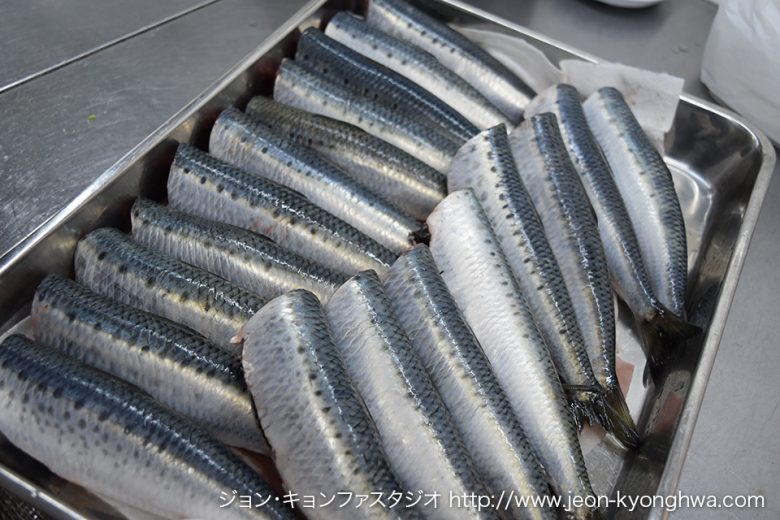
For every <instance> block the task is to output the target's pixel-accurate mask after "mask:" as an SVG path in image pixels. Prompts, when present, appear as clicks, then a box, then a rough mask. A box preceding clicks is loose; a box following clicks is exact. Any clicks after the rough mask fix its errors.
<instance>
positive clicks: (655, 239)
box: [584, 87, 688, 318]
mask: <svg viewBox="0 0 780 520" xmlns="http://www.w3.org/2000/svg"><path fill="white" fill-rule="evenodd" d="M584 110H585V116H586V118H587V121H588V124H589V125H590V128H591V130H592V131H593V135H594V136H595V138H596V141H597V142H598V143H599V146H601V149H602V150H603V151H604V156H605V157H606V158H607V162H608V163H609V165H610V166H611V167H612V171H613V172H615V183H616V184H617V187H618V189H619V190H620V193H621V195H622V196H623V201H624V202H625V204H626V209H627V210H628V214H629V216H630V217H631V222H632V223H633V225H634V230H635V231H636V235H637V238H638V239H639V247H640V249H641V251H642V257H643V260H644V262H645V265H646V266H647V269H648V272H649V274H650V283H651V285H652V286H653V289H654V291H655V294H656V296H657V297H658V298H659V299H660V301H661V303H663V304H664V306H666V308H667V309H669V310H671V311H672V312H674V313H675V314H676V315H678V316H680V317H682V318H684V317H685V294H686V285H687V281H688V256H687V255H688V248H687V244H686V236H685V221H684V220H683V216H682V210H681V209H680V201H679V199H678V198H677V193H676V192H675V190H674V182H673V181H672V174H671V173H670V172H669V168H667V166H666V163H664V160H663V158H662V157H661V155H660V154H659V153H658V152H657V151H656V149H655V147H653V145H652V143H650V141H649V139H648V138H647V135H646V134H645V132H644V131H643V130H642V127H641V126H639V123H638V122H637V120H636V117H634V114H633V112H632V111H631V108H629V106H628V105H627V104H626V101H625V99H623V95H622V94H621V93H620V92H619V91H618V90H616V89H614V88H612V87H605V88H602V89H599V90H598V91H597V92H595V93H593V94H592V95H591V96H590V97H589V98H588V99H587V100H586V101H585V104H584Z"/></svg>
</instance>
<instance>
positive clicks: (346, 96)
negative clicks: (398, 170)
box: [274, 58, 459, 173]
mask: <svg viewBox="0 0 780 520" xmlns="http://www.w3.org/2000/svg"><path fill="white" fill-rule="evenodd" d="M274 99H275V100H277V101H280V102H282V103H285V104H287V105H292V106H294V107H297V108H300V109H302V110H306V111H308V112H314V113H315V114H321V115H324V116H329V117H332V118H335V119H338V120H340V121H344V122H346V123H351V124H353V125H355V126H357V127H360V128H362V129H363V130H365V131H366V132H368V133H369V134H371V135H373V136H376V137H378V138H380V139H384V140H385V141H387V142H388V143H390V144H392V145H394V146H397V147H398V148H400V149H401V150H403V151H405V152H407V153H409V154H411V155H413V156H414V157H416V158H417V159H419V160H421V161H422V162H424V163H425V164H427V165H429V166H431V167H432V168H435V169H436V170H437V171H439V172H442V173H444V172H446V171H447V168H448V167H449V165H450V161H451V160H452V157H453V156H454V155H455V152H457V151H458V146H459V144H458V143H457V142H455V141H453V140H452V138H451V137H450V135H449V134H448V133H446V132H444V131H442V130H439V129H436V128H434V127H432V126H430V125H428V124H426V123H424V122H422V121H420V120H418V119H412V118H409V117H408V116H407V115H406V114H405V113H403V112H398V111H397V110H393V109H392V108H390V107H386V106H384V105H382V104H381V103H378V102H376V101H373V100H370V99H366V98H364V97H363V96H362V95H360V94H358V93H356V92H355V91H353V90H352V89H350V88H348V87H345V86H344V85H340V84H338V83H336V82H334V81H331V80H330V79H328V78H327V77H324V76H323V75H322V74H318V73H317V72H316V71H314V70H313V69H310V68H308V67H306V66H304V65H302V64H301V63H299V62H297V61H292V60H289V59H286V58H285V59H284V60H282V64H281V65H280V66H279V71H278V72H277V75H276V82H275V83H274Z"/></svg>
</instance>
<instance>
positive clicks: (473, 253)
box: [336, 190, 599, 519]
mask: <svg viewBox="0 0 780 520" xmlns="http://www.w3.org/2000/svg"><path fill="white" fill-rule="evenodd" d="M428 226H429V227H430V230H431V252H432V253H433V257H434V259H435V260H436V263H437V264H438V266H439V269H440V271H441V273H442V277H443V278H444V281H445V282H446V284H447V286H448V287H449V289H450V291H451V293H452V296H453V298H454V299H455V302H456V304H457V305H458V307H460V309H461V311H462V312H463V315H464V317H465V318H466V321H467V323H468V324H469V325H470V327H471V329H472V330H473V331H474V335H475V336H476V338H477V340H478V341H479V343H480V344H481V345H482V348H483V350H484V352H485V355H486V356H487V358H488V360H489V361H490V364H491V365H492V367H493V371H494V372H495V375H496V379H498V381H499V383H500V384H501V386H502V387H503V389H504V392H505V393H506V395H507V398H508V399H509V402H510V404H511V405H512V409H513V410H514V412H515V414H517V418H518V419H519V420H520V423H521V424H522V425H523V430H524V431H525V434H526V436H527V438H528V440H529V441H530V442H531V444H532V446H533V447H534V448H535V449H536V453H537V454H538V456H539V460H540V462H541V463H542V466H544V468H545V470H546V471H547V474H548V476H549V477H550V480H551V481H552V483H553V484H554V486H555V489H556V491H557V492H558V494H559V495H560V496H563V497H567V496H579V497H583V498H584V497H589V496H590V497H592V496H593V491H592V489H591V487H590V482H589V480H588V473H587V470H586V468H585V463H584V461H583V458H582V452H581V450H580V444H579V441H578V439H577V428H576V426H575V424H574V421H573V419H572V417H571V414H570V413H569V410H568V407H567V404H566V399H565V397H564V393H563V387H562V386H561V382H560V380H559V379H558V375H557V374H556V372H555V366H554V365H553V362H552V359H551V357H550V353H549V351H548V350H547V347H546V345H545V343H544V340H543V339H542V337H541V336H540V334H539V331H538V329H537V328H536V324H535V323H534V319H533V317H532V316H531V313H530V310H529V308H528V307H527V305H526V304H525V300H524V299H523V297H522V295H521V291H520V287H519V286H518V285H517V281H516V280H515V278H514V276H513V274H512V270H511V269H510V268H509V264H508V263H507V261H506V258H505V257H504V254H503V252H502V250H501V247H500V245H499V243H498V240H497V238H496V236H495V235H494V234H493V231H492V229H491V226H490V222H489V221H488V218H487V215H485V213H484V212H483V211H482V208H481V207H480V205H479V202H478V201H477V198H476V196H475V195H474V193H473V192H472V191H471V190H461V191H456V192H454V193H451V194H450V195H448V196H447V198H445V199H444V200H443V201H442V202H441V203H440V204H439V205H438V206H437V207H436V209H435V210H433V213H431V215H430V216H429V217H428ZM336 294H338V292H337V293H336ZM572 514H574V516H575V517H576V518H579V519H583V518H594V517H598V516H599V512H598V510H591V509H589V508H587V507H586V506H585V505H583V506H582V507H580V508H577V509H576V510H575V511H572Z"/></svg>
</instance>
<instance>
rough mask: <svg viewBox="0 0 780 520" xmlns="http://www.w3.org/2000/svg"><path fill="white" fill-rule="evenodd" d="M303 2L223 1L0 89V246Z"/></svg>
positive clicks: (30, 227)
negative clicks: (54, 69)
mask: <svg viewBox="0 0 780 520" xmlns="http://www.w3.org/2000/svg"><path fill="white" fill-rule="evenodd" d="M303 4H304V0H264V1H263V2H257V1H254V0H222V1H220V2H218V3H216V4H213V5H210V6H208V7H205V8H203V9H201V10H198V11H195V12H193V13H191V14H189V15H187V16H184V17H182V18H179V19H177V20H175V21H173V22H170V23H169V24H166V25H164V26H163V27H160V28H157V29H154V30H152V31H149V32H147V33H144V34H142V35H140V36H137V37H135V38H133V39H131V40H128V41H126V42H123V43H120V44H118V45H116V46H113V47H111V48H109V49H106V50H104V51H102V52H100V53H98V54H95V55H93V56H90V57H88V58H85V59H83V60H81V61H78V62H75V63H72V64H71V65H69V66H67V67H65V68H62V69H59V70H57V71H55V72H52V73H50V74H47V75H46V76H43V77H41V78H38V79H35V80H33V81H31V82H29V83H26V84H25V85H22V86H20V87H18V88H15V89H13V90H10V91H8V92H6V93H4V94H0V120H1V121H3V124H2V125H0V179H2V183H3V186H2V189H1V190H0V251H2V252H5V251H7V250H9V249H10V248H11V247H12V246H13V245H14V244H16V243H17V242H18V241H19V240H21V239H23V238H24V237H25V236H27V235H28V234H30V233H31V232H32V231H34V230H35V229H36V228H37V227H38V226H40V225H41V224H42V223H43V222H44V221H45V220H46V219H47V218H49V217H51V216H52V215H53V214H54V213H55V212H56V211H58V210H59V209H61V208H62V207H63V206H64V205H65V204H67V202H68V201H70V200H71V199H73V198H74V197H75V196H76V195H78V194H79V193H80V192H81V191H82V190H83V189H84V188H86V187H87V186H88V185H89V184H90V183H91V182H92V181H94V180H95V179H97V178H98V176H100V174H101V173H102V172H103V171H105V170H106V168H108V167H109V166H110V165H111V164H112V163H114V162H115V161H116V160H117V158H118V157H121V156H122V155H124V154H125V153H127V152H128V151H129V150H130V149H131V148H133V146H135V145H136V144H138V143H139V142H141V141H142V140H143V139H144V138H145V137H146V136H148V135H149V134H150V133H151V132H152V131H153V130H154V129H155V128H157V127H158V126H160V125H161V124H163V123H164V122H165V121H166V120H167V119H168V118H170V117H171V116H172V115H173V114H174V113H175V112H176V111H177V110H178V109H180V107H183V106H184V105H186V104H187V103H188V102H189V101H191V100H192V99H193V98H194V97H195V96H197V95H198V94H199V93H200V92H202V91H203V90H204V89H205V88H207V87H208V86H209V85H210V84H211V83H213V82H214V81H216V80H217V79H218V78H219V77H220V76H221V75H223V74H224V73H225V72H226V71H228V70H229V69H230V68H231V67H232V66H233V65H235V63H236V62H238V61H239V60H240V59H241V58H243V57H244V56H246V54H247V53H249V52H250V51H251V50H253V49H255V48H256V47H257V46H258V45H259V44H260V43H261V42H262V41H263V40H264V39H265V38H267V37H268V35H269V34H270V33H271V32H273V31H274V30H276V29H277V28H278V27H279V26H280V25H281V24H282V23H284V21H285V20H286V19H288V18H289V17H290V16H291V15H292V14H293V13H294V12H295V11H296V10H297V9H298V8H300V7H301V6H302V5H303ZM0 54H2V53H0Z"/></svg>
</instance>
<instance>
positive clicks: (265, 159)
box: [209, 108, 419, 253]
mask: <svg viewBox="0 0 780 520" xmlns="http://www.w3.org/2000/svg"><path fill="white" fill-rule="evenodd" d="M209 152H210V153H211V154H212V155H214V156H215V157H217V158H218V159H222V160H224V161H227V162H229V163H232V164H235V165H236V166H237V167H239V168H241V169H243V170H246V171H248V172H250V173H254V174H257V175H260V176H262V177H266V178H269V179H271V180H272V181H274V182H278V183H279V184H282V185H284V186H287V187H289V188H291V189H293V190H295V191H297V192H299V193H301V194H303V195H304V196H305V197H306V198H307V199H309V200H310V201H312V202H313V203H314V204H316V205H317V206H319V207H321V208H322V209H324V210H326V211H328V212H330V213H332V214H333V215H335V216H336V217H338V218H340V219H342V220H344V221H345V222H347V223H348V224H350V225H352V226H354V227H355V228H356V229H358V230H360V231H362V232H363V233H365V234H366V235H368V236H370V237H371V238H373V239H374V240H376V241H377V242H379V243H380V244H382V245H384V246H385V247H387V248H389V249H391V250H393V251H395V252H398V253H400V252H401V251H404V250H405V249H408V248H409V247H410V246H411V236H412V233H413V232H415V231H416V230H417V229H418V228H419V225H418V223H417V221H416V220H414V219H413V218H411V217H410V216H408V215H405V214H404V213H403V212H402V211H401V210H399V209H398V208H396V207H394V206H393V205H392V204H390V203H388V202H386V201H384V200H382V199H381V198H379V197H378V196H377V195H376V194H374V193H372V192H371V191H369V190H368V189H367V188H366V187H365V186H363V185H361V184H359V183H357V182H355V180H354V179H352V178H351V177H349V176H348V175H346V174H345V173H344V172H343V171H341V169H340V168H339V167H337V166H336V165H335V164H333V163H331V162H330V161H328V160H327V159H326V158H324V157H323V156H321V155H319V154H318V153H317V152H315V151H314V150H312V149H310V148H307V147H305V146H301V145H299V144H297V143H295V142H293V141H291V140H289V139H287V138H286V137H284V136H282V135H280V134H277V133H275V132H274V131H273V130H271V129H270V128H268V127H267V126H265V125H263V124H260V123H258V122H256V121H254V120H253V119H252V118H250V117H249V116H247V115H246V114H244V113H243V112H239V111H238V110H236V109H234V108H228V109H227V110H224V111H223V112H222V113H221V114H220V116H219V117H218V118H217V121H216V122H215V123H214V127H213V128H212V130H211V138H210V139H209Z"/></svg>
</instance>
